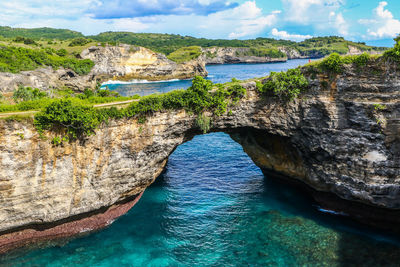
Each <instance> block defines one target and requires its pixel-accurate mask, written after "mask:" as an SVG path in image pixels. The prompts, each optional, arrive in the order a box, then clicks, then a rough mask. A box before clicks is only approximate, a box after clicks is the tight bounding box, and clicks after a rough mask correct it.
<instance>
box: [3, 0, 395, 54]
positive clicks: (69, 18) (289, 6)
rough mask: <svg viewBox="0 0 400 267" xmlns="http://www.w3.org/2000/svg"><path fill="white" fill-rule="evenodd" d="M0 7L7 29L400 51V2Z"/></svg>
mask: <svg viewBox="0 0 400 267" xmlns="http://www.w3.org/2000/svg"><path fill="white" fill-rule="evenodd" d="M0 10H1V16H0V25H3V26H11V27H24V28H34V27H54V28H66V29H71V30H76V31H79V32H82V33H84V34H85V35H92V34H98V33H100V32H105V31H130V32H155V33H174V34H181V35H190V36H194V37H205V38H212V39H217V38H221V39H250V38H256V37H272V38H276V39H287V40H293V41H302V40H304V39H306V38H311V37H313V36H329V35H337V36H343V37H345V38H346V39H348V40H353V41H361V42H366V43H367V44H371V45H382V46H392V45H393V38H394V37H396V36H397V35H398V34H400V1H399V0H386V1H373V0H251V1H248V0H114V1H111V0H53V1H48V0H13V1H10V0H9V1H0Z"/></svg>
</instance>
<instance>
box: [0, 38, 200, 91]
mask: <svg viewBox="0 0 400 267" xmlns="http://www.w3.org/2000/svg"><path fill="white" fill-rule="evenodd" d="M81 57H82V58H84V59H91V60H92V61H93V62H94V63H95V66H94V67H93V69H92V71H91V72H90V73H89V74H88V75H82V76H80V75H77V74H76V73H74V72H73V71H71V70H65V69H63V68H60V69H58V70H53V69H52V68H51V67H48V68H42V69H37V70H34V71H23V72H21V73H17V74H13V73H5V72H1V73H0V92H12V91H13V90H15V89H16V88H18V86H19V85H24V86H31V87H34V88H39V89H42V90H49V89H52V88H62V87H64V86H67V87H69V88H73V89H75V90H83V89H85V88H94V87H95V86H96V85H97V83H98V82H104V81H107V80H111V79H116V80H131V79H146V80H152V81H153V80H168V79H187V78H193V77H194V76H196V75H200V76H207V70H206V68H205V62H204V58H203V57H200V58H198V59H195V60H191V61H189V62H185V63H182V64H177V63H175V62H173V61H171V60H169V59H167V57H166V56H165V55H162V54H157V53H155V52H153V51H151V50H149V49H146V48H143V47H135V46H130V45H119V46H106V47H101V46H94V47H90V48H88V49H86V50H84V51H83V52H82V53H81Z"/></svg>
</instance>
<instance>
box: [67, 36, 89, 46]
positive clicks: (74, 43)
mask: <svg viewBox="0 0 400 267" xmlns="http://www.w3.org/2000/svg"><path fill="white" fill-rule="evenodd" d="M91 41H92V40H90V39H86V38H83V37H79V38H75V39H72V41H71V42H70V43H69V45H68V46H83V45H85V44H88V43H90V42H91Z"/></svg>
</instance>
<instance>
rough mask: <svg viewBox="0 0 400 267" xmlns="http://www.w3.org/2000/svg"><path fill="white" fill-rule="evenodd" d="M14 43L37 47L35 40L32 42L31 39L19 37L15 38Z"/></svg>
mask: <svg viewBox="0 0 400 267" xmlns="http://www.w3.org/2000/svg"><path fill="white" fill-rule="evenodd" d="M14 42H16V43H24V44H26V45H31V44H33V45H37V43H36V42H35V40H33V39H31V38H25V37H21V36H17V37H16V38H15V39H14Z"/></svg>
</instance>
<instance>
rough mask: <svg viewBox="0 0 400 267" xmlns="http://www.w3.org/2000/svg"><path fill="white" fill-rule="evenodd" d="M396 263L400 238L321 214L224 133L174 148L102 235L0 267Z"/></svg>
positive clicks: (217, 71) (213, 71)
mask: <svg viewBox="0 0 400 267" xmlns="http://www.w3.org/2000/svg"><path fill="white" fill-rule="evenodd" d="M300 62H301V61H291V62H289V63H287V64H288V65H284V64H283V65H279V64H270V65H272V66H269V65H268V64H267V65H268V68H267V70H265V69H264V70H263V68H264V67H263V65H264V66H265V65H266V64H260V65H256V66H254V68H255V70H254V73H256V74H254V75H252V76H263V75H264V74H260V73H261V71H264V73H266V72H268V71H270V70H274V71H277V70H279V69H277V68H278V67H279V66H280V68H281V69H285V68H288V67H293V65H292V64H295V65H296V64H298V63H300ZM225 66H226V65H225ZM244 66H245V67H249V66H251V65H236V66H235V65H228V66H227V69H225V70H224V66H209V67H208V68H209V71H210V75H212V76H213V77H211V78H215V79H220V80H219V81H221V82H222V81H224V80H223V79H230V75H231V76H234V77H238V78H240V79H243V78H249V77H248V76H249V75H251V69H245V70H243V67H244ZM242 70H243V71H242ZM230 71H236V72H238V73H236V74H235V75H233V74H231V73H229V72H230ZM217 81H218V80H217ZM118 90H124V89H123V88H122V89H121V88H119V89H118ZM128 90H130V89H128ZM152 90H153V89H152ZM154 90H156V89H154ZM125 94H132V92H131V91H129V92H125ZM399 263H400V241H399V239H398V238H395V237H393V236H390V235H388V234H384V233H382V232H380V231H377V230H372V229H369V228H366V227H364V226H361V225H359V224H357V223H354V222H352V221H350V220H349V219H348V218H346V217H338V216H334V215H331V214H328V213H323V212H321V211H319V209H318V206H316V205H315V203H314V202H313V201H312V200H310V199H309V198H308V197H307V196H306V195H305V194H303V193H302V192H300V191H298V190H296V189H295V188H292V187H290V186H287V185H284V184H280V183H279V182H277V181H275V180H273V179H271V178H270V177H265V176H264V175H263V174H262V172H261V171H260V169H259V168H258V167H257V166H255V165H254V163H253V162H252V161H251V159H250V158H249V157H248V156H247V155H246V154H245V153H244V152H243V150H242V148H241V146H240V145H239V144H237V143H235V142H234V141H233V140H232V139H231V138H230V137H229V136H228V135H227V134H223V133H213V134H207V135H202V136H197V137H195V138H194V139H193V140H192V141H189V142H187V143H185V144H182V145H181V146H179V147H178V148H177V150H176V151H175V152H174V153H173V154H172V155H171V156H170V158H169V162H168V164H167V166H166V171H165V173H163V174H162V175H161V176H160V177H158V178H157V180H156V182H155V183H154V184H153V185H152V186H150V187H149V188H148V189H147V190H146V191H145V193H144V194H143V197H142V198H141V200H140V201H139V203H138V204H137V205H136V206H134V207H133V208H132V210H131V211H130V212H129V213H128V214H126V215H124V216H122V217H121V218H120V219H118V220H117V221H115V222H114V223H113V224H112V225H111V226H110V227H108V228H107V229H104V230H102V231H99V232H97V233H94V234H91V235H88V236H86V237H82V238H78V239H75V240H73V241H70V242H68V243H66V244H64V245H63V246H57V247H51V248H45V249H37V250H34V251H30V252H29V253H25V254H19V255H15V254H14V255H12V256H11V255H9V256H8V257H6V258H2V259H0V265H2V266H399Z"/></svg>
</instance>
